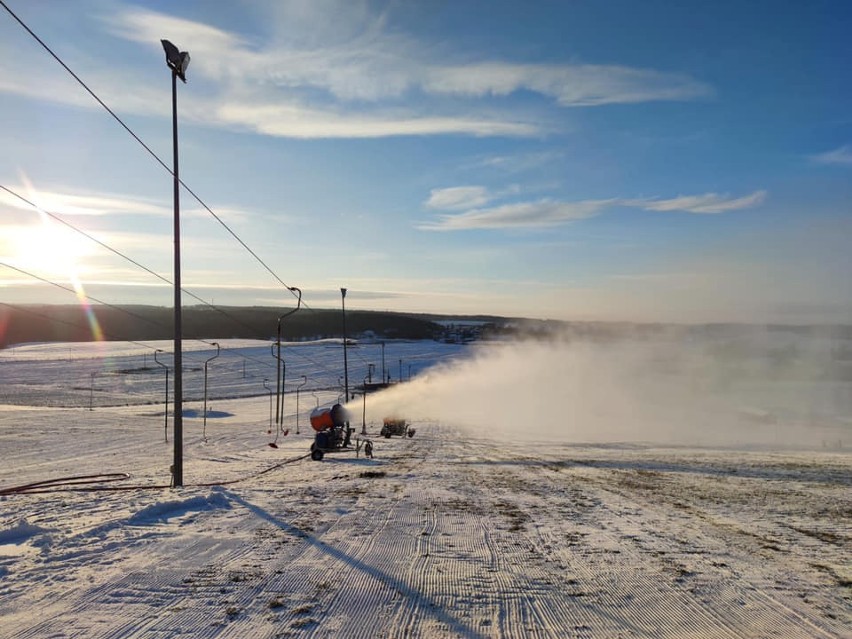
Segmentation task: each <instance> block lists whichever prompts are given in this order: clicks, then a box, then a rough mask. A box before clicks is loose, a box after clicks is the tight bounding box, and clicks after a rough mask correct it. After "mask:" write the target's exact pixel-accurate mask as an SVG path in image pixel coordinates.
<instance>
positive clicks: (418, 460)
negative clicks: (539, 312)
mask: <svg viewBox="0 0 852 639" xmlns="http://www.w3.org/2000/svg"><path fill="white" fill-rule="evenodd" d="M417 346H418V345H417V344H409V345H408V346H407V348H408V349H409V350H408V351H407V357H409V358H410V359H412V360H415V358H416V357H418V356H421V357H422V359H417V360H415V361H427V360H428V359H429V358H431V360H432V361H435V360H438V359H442V356H444V355H446V352H443V351H441V349H442V348H443V347H444V345H435V344H434V343H423V344H421V345H420V352H419V353H418V351H417ZM56 348H61V347H56ZM248 348H254V346H252V345H249V346H248ZM257 348H260V347H257ZM263 348H264V349H267V350H268V348H269V347H268V345H264V346H263ZM312 348H314V349H315V350H314V351H312V352H309V353H308V355H309V356H310V357H311V358H312V359H313V360H314V361H315V362H316V363H319V364H322V365H323V366H327V367H328V369H329V370H328V371H327V372H326V375H327V376H328V378H329V379H328V380H326V381H329V382H330V383H329V388H327V389H326V390H319V386H320V384H319V383H318V384H317V385H316V387H315V390H314V391H313V392H314V393H316V395H317V397H316V400H314V397H313V396H312V395H311V394H308V395H307V398H309V400H306V397H305V396H303V397H302V401H303V402H306V403H307V404H308V406H307V407H305V406H303V407H301V411H302V413H306V411H307V410H308V409H309V408H310V407H311V405H312V404H314V402H315V401H319V402H323V403H324V402H326V401H335V400H336V399H337V397H338V395H339V393H340V391H339V389H338V388H335V387H334V386H335V384H336V381H337V380H336V379H333V380H332V379H331V377H333V373H334V371H335V370H339V368H340V367H339V364H337V363H336V362H337V358H339V356H340V349H339V347H338V348H337V350H334V349H333V348H329V349H328V353H327V355H324V354H323V353H324V352H325V351H323V350H322V349H323V348H325V346H320V345H313V347H312ZM288 349H289V346H288ZM455 354H457V353H455ZM208 356H209V354H208ZM62 357H63V358H64V360H65V361H62V362H60V361H55V360H53V359H51V358H49V357H48V358H37V359H30V360H27V364H26V365H25V363H24V358H21V357H19V358H10V359H8V360H4V361H3V362H2V363H0V366H2V367H3V376H4V377H3V381H4V389H5V390H4V392H6V393H7V397H6V398H5V399H4V401H5V403H6V404H7V406H6V407H5V408H4V409H3V410H2V411H0V449H2V451H3V458H4V464H3V466H2V468H0V489H3V488H8V487H11V486H19V485H22V484H26V483H29V482H35V481H42V480H47V479H52V478H61V477H64V476H71V475H84V474H95V473H128V474H129V475H130V477H129V478H128V479H124V480H121V481H117V482H110V483H103V484H87V485H85V486H84V487H86V488H96V487H101V488H106V489H109V490H102V491H101V490H99V491H96V492H84V491H79V490H70V491H69V490H60V491H57V492H43V493H20V494H9V495H5V496H0V505H2V506H1V507H0V637H4V638H5V637H9V638H11V637H15V638H18V637H21V638H23V637H32V638H36V637H38V638H41V637H116V638H117V637H177V636H191V637H364V638H368V637H370V638H372V637H456V636H461V637H518V638H520V637H584V638H585V637H589V638H592V637H601V638H604V637H678V638H679V637H732V638H733V637H835V638H838V637H849V636H850V632H849V628H850V627H852V606H851V605H850V603H851V602H852V588H850V586H852V573H850V565H852V552H850V548H852V544H850V536H852V490H850V488H852V456H850V454H849V453H848V452H845V450H843V449H841V450H831V449H825V450H824V449H821V448H820V447H817V449H816V450H790V449H784V450H772V449H768V448H764V449H761V450H737V449H734V448H727V449H712V448H700V449H699V448H689V447H677V448H672V447H665V446H647V445H636V444H629V443H622V444H606V445H605V444H598V445H594V444H582V445H581V444H577V443H572V442H570V441H565V439H564V438H558V437H553V438H548V437H547V436H542V435H541V433H538V435H537V437H536V438H530V437H515V438H509V439H498V438H496V437H492V436H489V434H488V433H482V432H479V431H471V430H464V429H460V428H459V427H458V426H456V425H453V424H452V423H448V422H446V421H444V422H434V421H425V420H420V421H417V422H416V423H415V424H414V425H415V426H416V428H417V433H416V435H415V436H414V437H413V438H410V439H399V438H393V439H389V440H386V439H384V438H379V437H377V435H376V432H377V431H378V429H379V427H380V425H381V417H382V414H381V411H380V410H373V409H372V406H373V405H380V402H377V403H376V404H371V402H368V403H367V404H366V426H367V429H368V431H369V432H370V433H371V436H372V437H373V438H374V442H375V445H376V446H375V452H376V456H375V458H374V459H365V458H364V457H363V455H359V456H357V457H356V455H355V454H354V453H351V452H349V453H340V454H336V455H329V456H327V457H326V459H325V461H323V462H312V461H310V459H306V458H305V454H306V453H307V452H308V448H309V445H310V442H311V436H310V434H309V433H306V432H305V430H306V429H305V421H304V414H303V415H302V420H303V421H302V422H301V425H302V428H301V429H300V433H299V434H298V435H297V434H296V432H295V408H294V403H295V399H294V398H293V397H292V395H290V394H288V396H287V398H286V406H287V407H288V408H287V419H286V424H285V426H287V427H288V428H289V433H288V434H287V435H286V436H284V435H280V436H279V438H278V445H279V448H278V449H273V448H271V447H269V446H268V445H267V444H268V443H269V441H270V440H271V439H272V438H273V437H275V435H274V434H271V433H269V432H268V431H269V430H270V429H269V399H268V394H266V392H265V391H263V390H261V393H259V394H255V395H254V396H251V397H236V398H234V399H226V398H224V396H225V395H227V396H231V395H233V394H236V395H239V394H240V393H239V392H236V393H235V392H234V390H235V389H236V390H239V388H240V387H241V385H242V382H241V381H240V380H242V379H244V378H242V371H241V366H240V367H239V369H237V368H236V367H235V368H234V369H233V370H230V372H229V375H230V377H229V378H226V379H225V382H226V383H224V384H223V385H221V386H220V385H218V384H217V386H216V389H215V391H214V394H217V395H216V397H217V398H216V399H215V400H214V402H213V403H214V404H215V411H216V413H215V414H216V415H217V416H216V417H215V418H208V420H207V427H206V432H205V431H203V430H202V426H201V420H200V419H198V418H189V419H185V420H184V424H185V428H186V434H185V475H184V479H185V482H186V486H185V487H183V488H180V489H169V488H164V487H160V486H163V485H167V484H168V481H169V475H168V465H169V464H170V463H171V454H172V449H171V443H167V442H165V441H164V428H163V413H162V406H161V405H160V406H157V405H150V404H146V403H144V402H138V403H137V402H136V400H135V398H136V397H146V398H147V397H149V396H150V401H151V402H156V401H157V397H156V395H157V391H158V390H159V389H160V388H161V387H160V386H159V384H160V383H162V381H163V380H162V379H157V380H155V381H154V382H152V384H151V388H150V389H149V390H148V391H144V392H143V391H141V390H140V391H139V392H138V393H136V392H135V391H134V393H133V394H132V395H133V398H134V401H133V402H132V403H131V402H129V401H128V402H125V403H124V404H121V405H115V406H112V407H103V406H101V405H96V406H95V407H94V410H88V403H87V402H88V394H87V393H86V392H83V391H79V392H76V393H75V392H73V389H72V390H68V391H67V393H66V396H67V397H68V398H77V403H76V407H73V406H71V407H61V408H57V407H51V406H50V405H52V404H53V403H54V402H53V401H52V398H51V397H47V396H45V395H44V393H50V392H52V391H51V390H49V389H53V388H68V387H69V380H68V377H67V375H66V374H65V372H67V371H68V370H78V371H79V372H83V373H84V375H83V377H84V378H85V370H88V369H85V370H80V369H79V368H74V367H75V366H76V367H86V366H89V365H92V366H101V367H102V368H103V367H104V366H105V362H104V361H100V362H98V360H89V359H87V358H73V357H72V358H70V359H72V360H74V362H76V363H75V364H73V366H72V365H71V364H69V361H68V360H69V358H68V357H67V356H66V355H63V356H62ZM137 357H141V356H137ZM294 359H297V358H294ZM356 361H357V360H356ZM10 364H13V366H12V368H11V371H12V372H9V371H10V369H8V368H6V367H7V366H9V365H10ZM135 365H137V366H138V365H139V362H138V361H137V362H135ZM27 366H35V367H37V369H38V370H39V371H40V372H39V374H38V375H33V376H32V377H28V376H27V375H28V373H27V372H26V370H27ZM69 366H70V367H71V368H69ZM295 366H296V365H295V364H294V367H295ZM39 367H40V368H39ZM289 370H290V363H289V361H288V373H287V378H288V379H290V378H291V377H290V372H289ZM302 370H307V369H302ZM249 372H253V371H249ZM273 372H274V369H273ZM12 373H14V376H13V375H12ZM264 374H266V373H264ZM364 374H365V375H366V372H365V373H364ZM255 375H257V373H255ZM7 376H8V377H7ZM314 376H316V377H322V375H321V374H320V372H314V374H313V375H312V376H311V377H314ZM362 377H363V376H362ZM9 379H14V380H15V381H14V382H13V384H17V385H19V387H21V388H23V387H26V386H27V384H31V383H32V384H39V385H40V384H44V385H46V388H47V390H45V389H42V390H41V392H31V393H30V394H29V395H28V397H30V398H33V400H34V401H32V402H31V403H30V404H31V405H27V406H23V405H11V404H12V403H13V402H12V401H10V397H9V395H10V394H11V392H10V391H9V390H8V388H7V387H6V382H7V381H8V380H9ZM228 379H230V380H231V381H227V380H228ZM253 379H254V383H255V385H256V383H257V379H258V377H257V376H255V377H254V378H253ZM350 383H351V382H350ZM229 385H230V387H229ZM223 387H224V388H225V389H226V390H222V388H223ZM245 389H246V390H248V382H246V386H245ZM218 393H221V395H218ZM127 394H128V395H130V394H131V393H127ZM39 398H41V400H42V401H35V400H38V399H39ZM12 399H14V398H12ZM371 399H372V398H371ZM18 401H20V403H21V404H23V403H24V402H23V401H22V400H20V398H19V400H18ZM359 402H360V399H359V400H356V401H355V402H354V404H353V408H354V407H358V406H360V403H359ZM116 403H117V404H119V403H118V402H116ZM46 404H47V405H48V406H46ZM357 417H358V419H357V420H356V421H355V426H356V427H357V428H356V430H357V431H358V432H360V428H361V426H362V424H361V415H360V414H359V415H358V416H357ZM169 424H170V420H169ZM168 435H169V436H170V439H171V432H170V429H169V432H168ZM205 435H206V438H205V437H204V436H205ZM59 488H67V487H59Z"/></svg>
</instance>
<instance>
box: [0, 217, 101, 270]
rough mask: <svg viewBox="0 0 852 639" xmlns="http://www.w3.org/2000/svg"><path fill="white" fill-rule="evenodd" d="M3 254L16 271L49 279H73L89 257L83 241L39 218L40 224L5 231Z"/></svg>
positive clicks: (63, 228)
mask: <svg viewBox="0 0 852 639" xmlns="http://www.w3.org/2000/svg"><path fill="white" fill-rule="evenodd" d="M4 236H5V237H4V242H3V243H4V244H5V246H4V247H3V248H4V253H6V254H7V255H9V256H10V258H11V261H12V262H13V263H14V264H15V265H16V266H18V267H20V268H22V269H25V270H27V271H33V272H36V274H38V275H40V276H42V277H47V278H50V279H57V278H60V279H63V280H65V281H68V280H69V279H75V278H76V277H77V276H78V275H79V273H80V269H81V265H82V260H83V258H85V257H86V256H87V255H88V254H89V253H90V248H89V247H88V246H87V242H86V241H84V238H81V237H80V236H79V235H78V234H77V233H74V232H73V231H72V230H70V229H68V228H65V227H63V226H61V225H60V224H58V223H57V222H54V221H53V220H51V219H50V218H48V217H47V216H41V219H40V222H39V223H36V224H28V225H21V226H14V227H7V228H6V229H4Z"/></svg>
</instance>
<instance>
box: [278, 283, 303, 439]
mask: <svg viewBox="0 0 852 639" xmlns="http://www.w3.org/2000/svg"><path fill="white" fill-rule="evenodd" d="M287 288H289V289H290V291H291V292H293V293H298V295H299V299H298V301H297V302H296V308H294V309H293V310H292V311H287V312H286V313H284V314H283V315H281V316H280V317H279V318H278V337H277V340H276V345H277V346H278V355H276V359H277V360H278V363H277V367H278V381H277V383H276V386H275V424H276V428H280V427H281V425H282V424H283V423H284V401H283V399H284V398H283V397H282V393H281V385H282V384H281V380H282V378H283V377H282V372H281V368H282V365H283V360H282V359H281V320H283V319H284V318H285V317H287V316H288V315H292V314H293V313H295V312H296V311H298V310H299V309H300V308H301V307H302V289H300V288H296V287H295V286H288V287H287ZM286 370H287V369H286V368H285V369H284V372H285V373H286Z"/></svg>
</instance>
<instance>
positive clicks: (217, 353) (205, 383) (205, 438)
mask: <svg viewBox="0 0 852 639" xmlns="http://www.w3.org/2000/svg"><path fill="white" fill-rule="evenodd" d="M213 346H215V347H216V354H215V355H214V356H213V357H208V358H207V359H206V360H205V361H204V430H203V431H202V435H203V437H204V441H207V364H209V363H210V362H212V361H213V360H214V359H216V358H217V357H219V344H217V343H216V342H213Z"/></svg>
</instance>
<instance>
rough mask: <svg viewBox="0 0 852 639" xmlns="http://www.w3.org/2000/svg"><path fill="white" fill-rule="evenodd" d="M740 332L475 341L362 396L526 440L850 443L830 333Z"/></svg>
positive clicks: (848, 399)
mask: <svg viewBox="0 0 852 639" xmlns="http://www.w3.org/2000/svg"><path fill="white" fill-rule="evenodd" d="M743 331H744V332H743V333H742V334H740V333H736V332H735V333H733V334H727V333H726V334H723V335H721V336H720V335H714V334H711V335H705V334H702V333H701V332H700V331H698V330H696V329H693V330H688V329H679V330H662V329H661V330H659V331H658V332H652V333H651V334H648V333H647V332H645V333H642V334H639V335H636V334H632V333H631V332H630V331H625V332H624V333H621V334H614V335H613V334H610V335H608V336H607V337H606V338H604V339H600V338H594V339H592V338H578V337H577V336H576V335H573V334H560V335H554V336H552V337H550V338H548V339H541V338H537V339H518V340H515V341H511V342H491V343H483V344H479V345H476V346H474V347H473V348H472V351H471V354H470V356H469V357H467V358H464V359H459V360H455V361H453V362H451V363H448V364H444V365H439V366H436V367H434V368H432V369H429V370H427V371H425V372H424V373H422V374H421V375H419V376H418V377H416V378H415V379H414V380H412V381H411V382H409V383H406V384H400V385H398V386H395V387H393V388H391V389H388V390H385V391H382V392H380V393H377V394H375V395H370V396H368V398H367V410H368V412H369V414H370V415H371V419H379V420H380V419H382V417H383V416H386V415H398V416H403V417H405V418H407V419H409V420H414V421H417V420H432V421H438V422H442V423H447V424H452V425H456V426H460V427H464V428H466V429H469V430H472V431H474V432H476V433H478V434H481V435H483V436H490V437H499V438H505V439H515V440H517V439H522V440H527V441H544V442H546V441H560V442H566V443H569V442H571V443H605V442H606V443H613V442H632V443H653V444H662V445H699V446H701V445H712V446H744V445H745V446H759V447H807V448H824V447H826V446H831V447H837V446H838V445H840V446H842V445H843V444H842V442H843V440H844V439H845V440H846V442H847V445H848V444H849V442H850V441H852V436H850V435H852V423H851V422H850V421H849V415H850V414H852V393H850V392H849V391H848V385H849V381H848V380H844V379H843V378H844V377H848V373H849V367H848V366H846V368H845V369H844V368H843V366H841V364H844V362H842V361H839V360H838V359H837V357H836V355H837V352H838V351H837V346H838V342H837V340H836V339H828V341H826V340H824V339H822V340H821V338H819V337H818V336H817V337H815V336H811V335H801V334H797V333H795V332H790V333H785V332H776V333H770V332H765V331H757V330H756V329H754V330H751V329H749V330H746V329H743ZM845 344H847V345H848V346H846V348H847V349H848V352H849V353H852V348H850V346H849V345H852V342H850V341H848V340H847V341H846V342H845ZM844 371H845V372H844Z"/></svg>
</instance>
